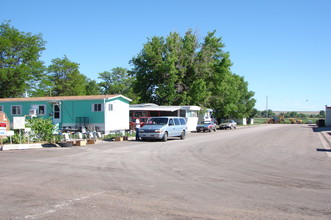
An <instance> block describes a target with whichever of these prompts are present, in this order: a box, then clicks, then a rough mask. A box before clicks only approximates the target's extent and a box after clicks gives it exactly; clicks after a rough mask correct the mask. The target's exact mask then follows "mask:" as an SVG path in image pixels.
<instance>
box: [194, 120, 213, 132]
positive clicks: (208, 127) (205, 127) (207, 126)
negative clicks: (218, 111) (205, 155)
mask: <svg viewBox="0 0 331 220" xmlns="http://www.w3.org/2000/svg"><path fill="white" fill-rule="evenodd" d="M196 130H197V132H200V131H209V132H211V131H212V130H214V131H216V124H215V123H214V122H213V121H203V122H202V123H201V124H199V125H197V127H196Z"/></svg>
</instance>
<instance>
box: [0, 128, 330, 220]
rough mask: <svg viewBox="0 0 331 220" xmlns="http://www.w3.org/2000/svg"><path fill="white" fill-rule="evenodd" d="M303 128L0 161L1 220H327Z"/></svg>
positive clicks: (322, 166) (325, 165) (32, 153)
mask: <svg viewBox="0 0 331 220" xmlns="http://www.w3.org/2000/svg"><path fill="white" fill-rule="evenodd" d="M322 145H323V144H322V142H321V139H320V135H319V134H318V132H314V131H313V129H312V128H311V127H310V126H308V125H262V126H253V127H245V128H240V129H236V130H218V131H217V132H211V133H209V132H207V133H192V134H189V135H188V136H187V138H186V139H185V140H179V139H172V140H169V141H168V142H136V141H128V142H110V143H103V144H98V145H90V146H87V147H72V148H49V149H35V150H21V151H3V152H0V167H1V169H0V177H1V178H0V190H1V204H0V215H1V219H263V220H264V219H314V220H316V219H330V216H331V206H330V204H331V181H330V180H331V172H330V170H331V160H330V157H328V155H327V154H326V152H323V151H318V150H317V149H320V148H322V147H323V146H322Z"/></svg>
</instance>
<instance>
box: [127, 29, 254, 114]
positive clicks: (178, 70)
mask: <svg viewBox="0 0 331 220" xmlns="http://www.w3.org/2000/svg"><path fill="white" fill-rule="evenodd" d="M198 39H199V38H198V36H197V35H196V34H194V33H193V32H192V31H191V30H189V31H187V32H186V33H185V36H184V37H181V36H180V35H179V34H178V33H176V32H174V33H170V34H169V36H168V37H166V38H164V37H156V36H154V37H152V38H151V39H149V40H148V42H147V43H145V44H144V46H143V49H142V50H141V52H140V53H139V54H138V55H137V56H136V57H134V58H133V59H132V60H131V61H130V62H131V64H132V65H133V69H132V72H131V74H132V75H134V76H135V77H136V81H135V83H134V84H133V89H134V91H135V92H136V93H137V94H138V97H139V98H140V100H139V101H140V102H153V103H157V104H160V105H199V106H204V107H211V108H213V109H214V110H215V114H216V116H217V117H238V118H239V117H248V116H250V115H251V114H252V111H253V108H254V105H255V100H254V99H253V96H254V92H252V91H249V90H248V83H247V82H246V81H245V80H244V78H243V77H241V76H239V75H236V74H233V73H232V72H231V69H230V68H231V66H232V63H231V61H230V58H229V53H227V52H224V51H223V48H224V44H223V43H222V39H221V38H218V37H216V36H215V31H214V32H209V33H208V34H207V36H206V37H204V39H203V41H202V42H199V40H198Z"/></svg>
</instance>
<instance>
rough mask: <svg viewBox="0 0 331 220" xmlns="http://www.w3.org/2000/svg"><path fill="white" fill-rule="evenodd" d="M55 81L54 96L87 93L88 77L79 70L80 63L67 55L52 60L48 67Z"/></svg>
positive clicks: (53, 81) (52, 92)
mask: <svg viewBox="0 0 331 220" xmlns="http://www.w3.org/2000/svg"><path fill="white" fill-rule="evenodd" d="M47 71H48V74H49V77H50V80H51V81H52V83H53V86H52V91H51V94H52V96H75V95H86V86H87V77H86V76H85V75H83V74H81V73H80V72H79V64H78V63H75V62H72V61H70V60H69V59H68V58H67V57H66V56H64V57H63V58H56V59H53V60H52V64H51V65H50V66H49V67H48V69H47Z"/></svg>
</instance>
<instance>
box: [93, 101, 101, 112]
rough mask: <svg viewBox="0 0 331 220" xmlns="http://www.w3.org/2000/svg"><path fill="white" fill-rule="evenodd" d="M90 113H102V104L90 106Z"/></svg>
mask: <svg viewBox="0 0 331 220" xmlns="http://www.w3.org/2000/svg"><path fill="white" fill-rule="evenodd" d="M92 111H93V112H102V111H103V104H101V103H99V104H93V105H92Z"/></svg>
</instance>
